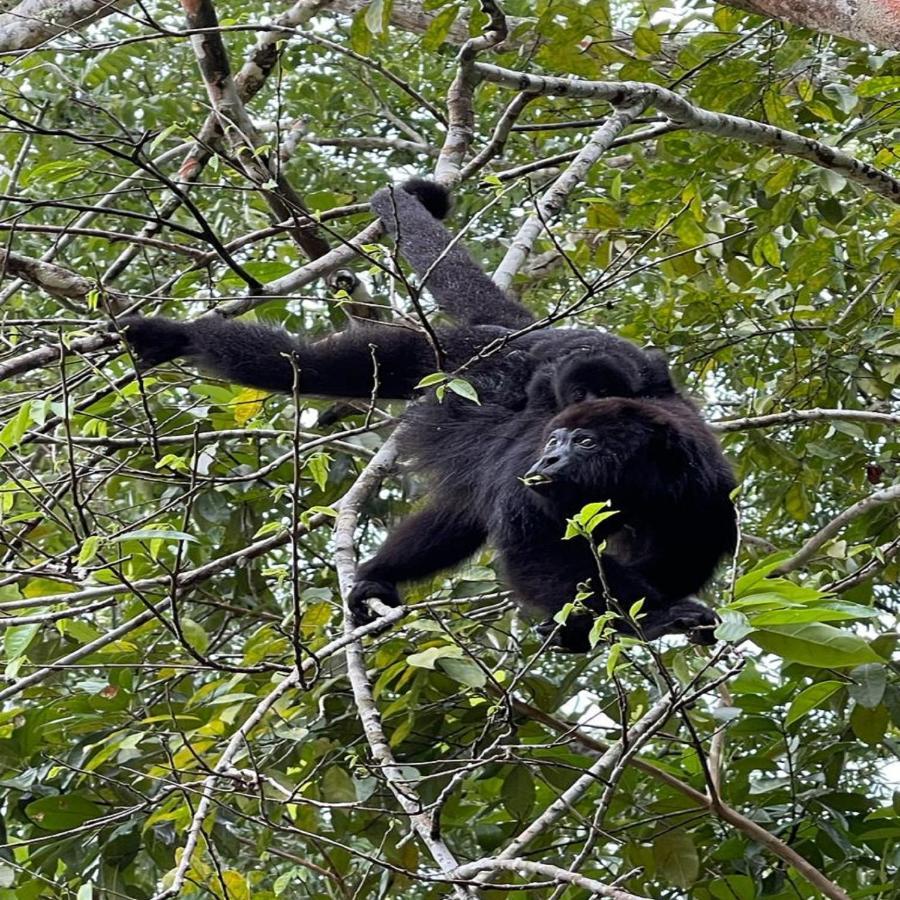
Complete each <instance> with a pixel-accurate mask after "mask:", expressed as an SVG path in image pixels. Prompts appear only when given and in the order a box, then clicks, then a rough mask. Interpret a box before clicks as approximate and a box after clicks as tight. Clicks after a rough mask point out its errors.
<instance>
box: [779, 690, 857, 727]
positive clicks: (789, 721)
mask: <svg viewBox="0 0 900 900" xmlns="http://www.w3.org/2000/svg"><path fill="white" fill-rule="evenodd" d="M843 686H844V684H843V682H840V681H820V682H818V683H816V684H811V685H810V686H809V687H808V688H804V689H803V690H802V691H800V693H799V694H797V696H796V697H794V699H793V700H792V701H791V705H790V707H789V708H788V711H787V716H785V720H784V722H785V725H793V724H794V722H796V721H798V720H799V719H802V718H803V717H804V716H805V715H806V714H807V713H808V712H810V711H811V710H813V709H818V708H819V707H820V706H821V705H822V704H823V703H824V702H825V701H826V700H827V699H828V698H829V697H830V696H831V695H832V694H833V693H834V692H835V691H839V690H840V689H841V688H842V687H843Z"/></svg>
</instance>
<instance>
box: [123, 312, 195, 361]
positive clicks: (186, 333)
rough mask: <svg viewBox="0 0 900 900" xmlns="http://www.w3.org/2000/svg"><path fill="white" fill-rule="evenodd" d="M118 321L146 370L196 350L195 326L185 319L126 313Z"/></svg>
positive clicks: (188, 354)
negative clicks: (185, 321) (193, 337)
mask: <svg viewBox="0 0 900 900" xmlns="http://www.w3.org/2000/svg"><path fill="white" fill-rule="evenodd" d="M117 324H118V326H119V329H120V331H121V332H122V334H123V336H124V337H125V340H126V341H128V343H129V345H130V346H131V349H132V351H133V353H134V355H135V356H136V357H137V361H138V366H139V368H140V369H142V370H144V369H151V368H153V366H158V365H160V364H161V363H166V362H171V361H172V360H173V359H177V358H178V357H179V356H191V355H192V353H194V352H196V351H195V348H194V346H193V342H192V340H191V328H190V326H189V325H188V324H186V323H184V322H176V321H175V320H173V319H164V318H162V317H160V316H153V317H151V318H145V317H144V316H123V317H122V318H121V319H119V320H118V322H117Z"/></svg>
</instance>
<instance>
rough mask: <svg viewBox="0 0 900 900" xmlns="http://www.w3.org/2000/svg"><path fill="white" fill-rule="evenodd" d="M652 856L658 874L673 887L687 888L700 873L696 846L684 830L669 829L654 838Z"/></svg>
mask: <svg viewBox="0 0 900 900" xmlns="http://www.w3.org/2000/svg"><path fill="white" fill-rule="evenodd" d="M653 858H654V860H655V861H656V866H657V868H658V870H659V874H660V875H661V876H662V877H663V878H664V879H666V881H668V882H669V883H670V884H673V885H674V886H675V887H680V888H689V887H690V886H691V885H692V884H693V883H694V882H695V881H696V880H697V876H698V875H699V874H700V859H699V857H698V856H697V848H696V847H695V846H694V842H693V840H692V839H691V836H690V835H689V834H687V833H686V832H684V831H669V832H667V833H666V834H662V835H660V836H659V837H658V838H656V840H654V841H653Z"/></svg>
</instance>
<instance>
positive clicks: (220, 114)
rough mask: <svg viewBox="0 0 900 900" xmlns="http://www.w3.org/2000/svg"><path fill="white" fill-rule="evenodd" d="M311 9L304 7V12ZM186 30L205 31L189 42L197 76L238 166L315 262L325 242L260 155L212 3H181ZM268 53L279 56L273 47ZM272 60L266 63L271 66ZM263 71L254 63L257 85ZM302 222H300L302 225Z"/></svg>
mask: <svg viewBox="0 0 900 900" xmlns="http://www.w3.org/2000/svg"><path fill="white" fill-rule="evenodd" d="M308 5H309V4H306V6H308ZM181 6H182V8H183V9H184V12H185V16H186V18H187V24H188V27H189V28H192V29H194V28H202V29H207V30H206V31H204V32H203V33H202V34H194V35H192V36H191V45H192V46H193V48H194V54H195V56H196V57H197V63H198V65H199V67H200V72H201V74H202V75H203V81H204V83H205V85H206V92H207V94H208V96H209V101H210V103H211V105H212V108H213V110H214V112H215V114H216V117H217V119H218V124H219V128H220V129H221V131H222V133H223V134H224V135H225V137H226V139H227V140H228V143H229V145H230V147H231V149H232V151H233V152H234V153H235V154H236V156H237V160H238V162H239V163H240V165H241V166H242V167H243V169H244V171H245V172H246V174H247V176H248V178H249V179H250V180H251V181H252V182H253V183H254V184H255V185H256V186H257V188H258V189H259V190H261V191H262V193H263V196H264V197H265V198H266V201H267V203H268V204H269V207H270V208H271V210H272V214H273V215H274V216H275V220H276V221H281V220H282V219H289V218H293V219H294V220H295V222H296V223H297V224H296V225H295V226H294V227H293V228H292V229H291V230H290V233H291V237H293V239H294V241H295V242H296V243H297V245H298V246H299V247H300V248H301V249H302V250H303V252H304V253H305V254H306V255H307V256H308V257H309V258H310V259H317V258H318V257H320V256H324V255H325V254H326V253H327V252H328V249H329V248H328V242H327V241H326V240H325V239H324V238H323V237H322V236H321V234H320V233H319V232H318V229H317V228H316V227H315V224H314V223H313V220H312V217H311V216H310V215H309V211H308V210H307V208H306V206H305V205H304V203H303V200H302V198H301V197H300V195H299V194H298V193H297V191H295V190H294V188H293V186H292V185H291V184H290V182H289V181H288V180H287V178H285V176H284V175H283V174H282V172H281V171H280V169H279V167H278V165H277V162H276V161H275V160H274V159H270V158H269V153H268V152H263V151H262V147H263V141H262V139H261V138H260V136H259V134H258V133H257V131H256V127H255V126H254V124H253V122H252V121H251V119H250V116H249V115H248V114H247V110H246V109H245V108H244V104H243V102H242V100H241V97H240V94H239V93H238V88H237V85H236V83H235V80H234V79H233V78H232V77H231V66H230V64H229V62H228V53H227V51H226V49H225V43H224V41H223V40H222V35H221V33H220V32H218V31H216V30H214V29H217V28H218V26H219V20H218V17H217V16H216V11H215V7H214V6H213V5H212V2H211V0H182V2H181ZM268 49H270V50H271V52H272V53H273V54H275V53H277V51H276V49H275V45H274V44H273V45H271V46H270V47H269V48H268ZM274 63H275V60H274V59H273V60H272V61H271V63H270V68H271V66H274ZM263 72H264V69H263V67H262V66H261V65H260V64H259V63H258V62H255V70H254V73H253V78H254V79H256V80H259V82H260V83H261V81H262V79H263V78H264V74H263ZM301 220H302V221H301Z"/></svg>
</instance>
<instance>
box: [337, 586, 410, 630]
mask: <svg viewBox="0 0 900 900" xmlns="http://www.w3.org/2000/svg"><path fill="white" fill-rule="evenodd" d="M367 600H380V601H381V602H382V603H384V604H386V605H387V606H400V595H399V594H398V593H397V586H396V585H394V584H391V583H390V582H387V581H367V580H366V579H362V580H361V581H357V582H356V584H354V585H353V590H351V591H350V596H349V597H348V598H347V605H348V606H349V607H350V617H351V619H352V621H353V625H354V626H355V627H357V628H358V627H359V626H360V625H368V624H369V622H374V621H375V619H377V618H378V616H376V615H375V614H374V613H373V612H372V610H371V609H369V604H368V603H367V602H366V601H367Z"/></svg>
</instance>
